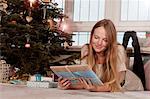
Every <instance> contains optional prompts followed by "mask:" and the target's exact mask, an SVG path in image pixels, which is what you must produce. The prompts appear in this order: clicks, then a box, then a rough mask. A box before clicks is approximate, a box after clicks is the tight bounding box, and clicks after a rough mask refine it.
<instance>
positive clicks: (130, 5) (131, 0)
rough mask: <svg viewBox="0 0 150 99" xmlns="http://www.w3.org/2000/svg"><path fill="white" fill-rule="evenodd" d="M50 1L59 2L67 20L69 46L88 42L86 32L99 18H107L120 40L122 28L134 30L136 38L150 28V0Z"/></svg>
mask: <svg viewBox="0 0 150 99" xmlns="http://www.w3.org/2000/svg"><path fill="white" fill-rule="evenodd" d="M54 1H56V2H60V3H63V4H62V5H61V6H63V8H64V10H65V14H66V15H67V16H69V18H70V19H69V20H71V24H72V33H73V34H76V35H73V40H74V41H75V42H74V43H73V45H79V46H81V45H83V44H84V43H87V42H89V33H90V32H89V31H91V29H92V27H93V25H94V24H95V23H96V21H97V20H100V19H103V18H107V19H111V20H112V21H113V22H114V24H115V26H116V29H117V31H121V32H118V34H117V35H118V36H117V39H118V42H120V43H122V38H123V34H124V32H125V31H130V30H133V31H136V32H137V31H138V33H137V34H138V36H139V37H144V36H143V35H145V33H146V32H147V31H150V0H54ZM62 1H63V2H62ZM83 38H84V39H83ZM85 38H86V39H85ZM130 42H131V41H130Z"/></svg>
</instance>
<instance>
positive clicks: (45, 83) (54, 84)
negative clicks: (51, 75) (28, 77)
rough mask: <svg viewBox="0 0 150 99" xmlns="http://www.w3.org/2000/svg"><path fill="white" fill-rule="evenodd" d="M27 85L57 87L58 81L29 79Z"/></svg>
mask: <svg viewBox="0 0 150 99" xmlns="http://www.w3.org/2000/svg"><path fill="white" fill-rule="evenodd" d="M27 87H34V88H56V87H57V82H49V81H27Z"/></svg>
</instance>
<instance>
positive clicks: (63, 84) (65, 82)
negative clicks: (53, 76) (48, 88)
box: [58, 77, 71, 90]
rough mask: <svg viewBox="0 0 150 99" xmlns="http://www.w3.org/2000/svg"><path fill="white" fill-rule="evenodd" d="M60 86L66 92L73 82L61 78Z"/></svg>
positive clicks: (59, 80) (59, 79)
mask: <svg viewBox="0 0 150 99" xmlns="http://www.w3.org/2000/svg"><path fill="white" fill-rule="evenodd" d="M58 86H59V87H60V89H63V90H66V89H69V88H70V86H71V82H70V81H69V80H68V79H66V78H62V77H59V78H58Z"/></svg>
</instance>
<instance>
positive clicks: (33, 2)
mask: <svg viewBox="0 0 150 99" xmlns="http://www.w3.org/2000/svg"><path fill="white" fill-rule="evenodd" d="M24 5H25V7H26V8H28V9H37V8H39V5H40V0H24Z"/></svg>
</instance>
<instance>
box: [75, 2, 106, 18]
mask: <svg viewBox="0 0 150 99" xmlns="http://www.w3.org/2000/svg"><path fill="white" fill-rule="evenodd" d="M104 7H105V0H74V12H73V13H74V16H73V20H74V21H97V20H100V19H103V18H104V9H105V8H104Z"/></svg>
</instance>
